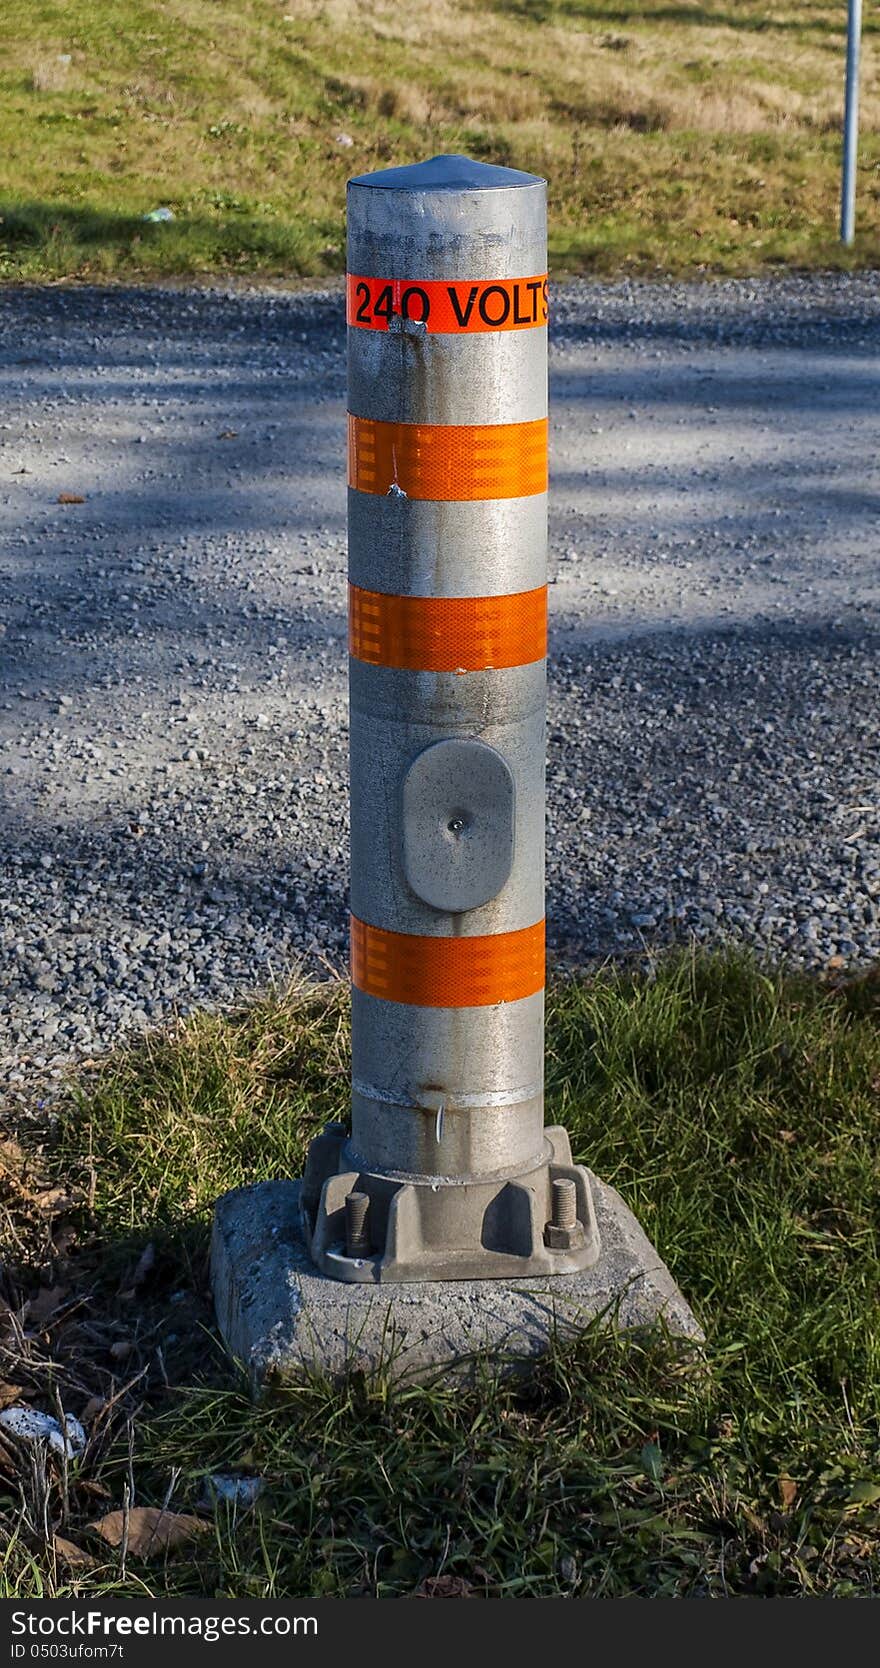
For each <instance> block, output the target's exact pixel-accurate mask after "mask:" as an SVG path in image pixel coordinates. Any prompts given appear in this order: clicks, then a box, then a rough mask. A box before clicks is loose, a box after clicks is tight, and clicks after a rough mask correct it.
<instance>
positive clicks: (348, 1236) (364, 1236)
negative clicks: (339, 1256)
mask: <svg viewBox="0 0 880 1668" xmlns="http://www.w3.org/2000/svg"><path fill="white" fill-rule="evenodd" d="M369 1209H370V1195H369V1194H368V1193H349V1194H347V1195H346V1200H345V1253H346V1256H348V1257H368V1256H369V1255H370V1234H369V1229H368V1227H367V1215H368V1212H369Z"/></svg>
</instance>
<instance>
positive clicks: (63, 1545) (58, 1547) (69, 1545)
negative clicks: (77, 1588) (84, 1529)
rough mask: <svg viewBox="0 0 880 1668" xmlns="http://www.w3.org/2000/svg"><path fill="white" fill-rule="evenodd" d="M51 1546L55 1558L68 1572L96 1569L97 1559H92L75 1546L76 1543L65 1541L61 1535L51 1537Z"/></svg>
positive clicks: (87, 1553) (88, 1553) (79, 1547)
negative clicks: (53, 1549)
mask: <svg viewBox="0 0 880 1668" xmlns="http://www.w3.org/2000/svg"><path fill="white" fill-rule="evenodd" d="M52 1545H53V1546H54V1548H55V1556H56V1558H60V1559H61V1562H62V1564H66V1565H67V1568H68V1569H69V1570H95V1569H97V1567H98V1561H97V1559H96V1558H93V1557H92V1555H91V1553H90V1552H84V1551H83V1548H82V1547H81V1546H77V1544H76V1541H68V1540H65V1538H64V1536H63V1535H53V1537H52Z"/></svg>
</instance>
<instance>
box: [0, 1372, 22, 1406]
mask: <svg viewBox="0 0 880 1668" xmlns="http://www.w3.org/2000/svg"><path fill="white" fill-rule="evenodd" d="M23 1395H24V1390H23V1389H22V1386H21V1385H20V1384H9V1383H8V1382H7V1380H6V1379H0V1413H2V1411H3V1409H4V1407H12V1406H13V1405H14V1404H15V1403H16V1402H19V1401H21V1398H22V1396H23Z"/></svg>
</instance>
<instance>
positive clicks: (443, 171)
mask: <svg viewBox="0 0 880 1668" xmlns="http://www.w3.org/2000/svg"><path fill="white" fill-rule="evenodd" d="M546 183H547V182H546V180H543V179H541V178H540V177H539V175H538V174H523V173H521V172H520V170H519V169H518V168H500V167H498V166H497V165H496V164H495V163H493V162H475V161H474V159H473V157H470V156H458V155H452V156H432V157H429V159H428V161H427V162H411V163H408V164H407V166H406V167H404V168H380V169H379V170H378V172H377V173H375V174H357V175H355V178H354V179H352V180H349V185H366V186H369V187H370V188H371V189H373V190H382V191H500V190H504V191H509V190H510V189H511V188H520V189H521V188H522V187H523V186H530V185H538V186H541V185H546Z"/></svg>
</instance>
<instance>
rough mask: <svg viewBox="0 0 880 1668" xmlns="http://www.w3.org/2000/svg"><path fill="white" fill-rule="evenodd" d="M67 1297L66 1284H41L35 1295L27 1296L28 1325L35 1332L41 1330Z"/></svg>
mask: <svg viewBox="0 0 880 1668" xmlns="http://www.w3.org/2000/svg"><path fill="white" fill-rule="evenodd" d="M69 1297H70V1292H69V1290H68V1288H67V1286H41V1287H40V1290H39V1291H38V1292H37V1293H36V1296H34V1297H31V1298H28V1302H27V1323H28V1326H29V1327H30V1328H31V1329H32V1330H33V1331H35V1332H41V1331H42V1330H43V1327H44V1326H45V1325H46V1323H47V1322H48V1321H50V1320H51V1319H52V1316H53V1315H54V1314H57V1312H58V1310H59V1309H60V1308H61V1306H62V1304H64V1303H66V1302H67V1300H68V1298H69Z"/></svg>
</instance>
